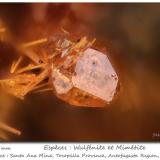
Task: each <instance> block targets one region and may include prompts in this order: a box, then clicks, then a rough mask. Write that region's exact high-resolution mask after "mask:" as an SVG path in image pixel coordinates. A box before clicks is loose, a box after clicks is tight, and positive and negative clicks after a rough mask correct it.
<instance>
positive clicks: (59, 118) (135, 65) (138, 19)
mask: <svg viewBox="0 0 160 160" xmlns="http://www.w3.org/2000/svg"><path fill="white" fill-rule="evenodd" d="M0 18H1V20H2V22H3V23H4V24H5V26H6V27H7V29H8V30H9V37H10V39H12V40H14V41H18V42H27V41H31V40H34V39H37V38H41V37H43V36H52V34H53V33H55V32H56V31H57V30H58V29H59V28H60V27H62V26H63V27H64V28H65V29H66V30H68V31H69V32H70V33H73V34H77V35H88V36H91V37H96V38H97V43H100V44H101V45H102V46H103V47H106V48H107V50H108V55H109V57H110V59H111V61H112V62H113V65H114V67H115V70H116V72H117V74H118V75H119V78H120V92H119V93H118V96H117V97H116V99H115V100H114V101H113V102H112V103H111V104H110V105H107V106H106V107H105V108H81V107H73V106H70V105H68V104H66V103H65V102H62V101H61V100H59V99H58V98H56V97H55V96H54V94H53V93H52V92H48V93H43V94H42V93H41V94H32V95H28V96H27V97H26V99H25V100H24V101H20V100H17V99H16V98H13V97H11V96H6V94H4V93H2V91H0V94H1V95H0V102H1V104H0V109H1V115H0V116H1V119H2V120H5V121H6V122H8V123H9V124H11V125H12V126H14V127H15V128H17V129H19V130H21V131H22V135H21V136H13V135H10V140H11V141H30V142H31V141H64V142H73V141H74V142H75V141H85V142H86V141H94V142H97V141H103V142H108V141H147V142H148V141H159V140H160V137H156V136H153V134H154V133H160V83H159V82H160V74H159V73H160V72H159V69H160V53H159V52H160V40H159V38H160V4H156V3H155V4H152V3H150V4H145V3H143V4H136V3H134V4H131V3H129V4H125V3H122V4H111V3H105V4H99V3H97V4H92V3H91V4H29V3H28V4H0ZM1 43H3V42H1ZM5 45H7V47H4V44H1V47H0V56H1V57H0V60H1V61H0V67H1V72H5V69H6V66H7V65H10V64H11V61H12V60H13V59H14V58H15V57H16V56H17V53H16V51H15V50H14V49H13V48H12V47H11V46H10V45H9V44H5ZM13 55H14V56H13ZM4 59H5V61H4ZM2 62H3V63H2ZM6 72H7V71H6ZM2 113H3V114H2ZM2 115H3V116H2Z"/></svg>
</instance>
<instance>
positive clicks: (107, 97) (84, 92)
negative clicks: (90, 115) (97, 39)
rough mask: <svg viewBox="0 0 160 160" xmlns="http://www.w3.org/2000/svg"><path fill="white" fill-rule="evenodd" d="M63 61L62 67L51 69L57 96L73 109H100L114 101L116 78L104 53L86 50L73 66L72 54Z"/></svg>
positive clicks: (90, 49)
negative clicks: (84, 107) (79, 107)
mask: <svg viewBox="0 0 160 160" xmlns="http://www.w3.org/2000/svg"><path fill="white" fill-rule="evenodd" d="M62 59H63V65H62V66H61V67H59V66H58V67H55V66H54V67H53V68H52V82H53V86H54V90H55V94H56V96H57V97H59V98H60V99H62V100H63V101H65V102H68V103H69V104H71V105H73V106H86V107H103V106H105V105H106V104H108V103H110V102H111V101H112V100H113V98H114V95H115V93H116V88H117V84H118V76H117V74H116V72H115V70H114V68H113V67H112V65H111V63H110V61H109V59H108V57H107V56H106V55H105V54H103V53H102V52H99V51H97V50H95V49H92V48H87V49H86V50H84V51H83V53H81V54H79V56H78V57H76V58H75V62H74V63H72V62H73V57H72V55H66V58H62ZM70 64H72V65H71V66H70V67H68V68H67V66H69V65H70Z"/></svg>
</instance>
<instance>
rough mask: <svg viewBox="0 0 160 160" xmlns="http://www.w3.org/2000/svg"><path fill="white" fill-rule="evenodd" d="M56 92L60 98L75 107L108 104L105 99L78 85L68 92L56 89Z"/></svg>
mask: <svg viewBox="0 0 160 160" xmlns="http://www.w3.org/2000/svg"><path fill="white" fill-rule="evenodd" d="M55 94H56V96H57V97H58V98H60V99H62V100H63V101H65V102H68V103H69V104H70V105H72V106H74V107H76V106H79V107H104V106H105V105H106V102H105V101H103V100H101V99H99V98H97V97H95V96H93V95H91V94H88V93H87V92H85V91H82V90H80V89H78V88H76V87H73V88H72V89H71V90H70V91H69V92H67V94H57V93H56V91H55Z"/></svg>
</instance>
